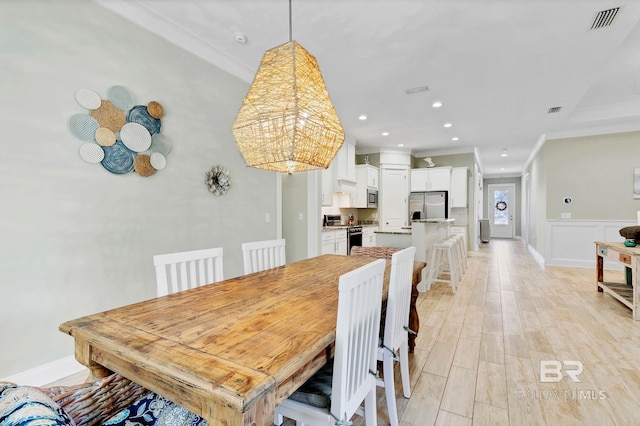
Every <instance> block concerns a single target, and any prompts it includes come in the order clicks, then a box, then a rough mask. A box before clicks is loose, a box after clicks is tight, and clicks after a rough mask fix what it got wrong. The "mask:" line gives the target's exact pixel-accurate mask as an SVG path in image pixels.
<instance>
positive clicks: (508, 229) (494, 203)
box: [487, 183, 516, 239]
mask: <svg viewBox="0 0 640 426" xmlns="http://www.w3.org/2000/svg"><path fill="white" fill-rule="evenodd" d="M488 200H489V203H488V206H487V207H488V209H489V220H490V224H491V225H490V229H491V238H511V239H513V238H515V222H514V220H513V219H514V217H516V184H515V183H504V184H490V185H489V194H488Z"/></svg>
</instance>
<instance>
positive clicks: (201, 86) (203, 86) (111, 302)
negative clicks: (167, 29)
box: [0, 0, 277, 377]
mask: <svg viewBox="0 0 640 426" xmlns="http://www.w3.org/2000/svg"><path fill="white" fill-rule="evenodd" d="M0 44H1V46H2V47H1V48H0V93H2V96H1V97H0V111H1V113H0V128H2V130H3V138H2V141H1V142H0V144H1V146H2V155H1V157H0V181H2V185H0V199H1V200H2V213H1V218H2V220H0V235H2V237H1V240H0V241H1V242H0V280H1V281H0V322H1V323H2V325H3V326H2V327H1V328H0V347H2V348H3V350H2V351H0V377H5V376H8V375H12V374H15V373H18V372H21V371H24V370H27V369H30V368H33V367H36V366H38V365H41V364H44V363H47V362H51V361H53V360H57V359H60V358H63V357H67V356H71V355H73V339H72V338H71V337H69V336H66V335H63V334H62V333H60V332H59V331H58V326H59V324H60V323H62V322H64V321H66V320H69V319H73V318H77V317H79V316H82V315H85V314H90V313H94V312H98V311H101V310H105V309H109V308H113V307H116V306H121V305H124V304H129V303H132V302H136V301H140V300H143V299H148V298H152V297H154V296H155V272H154V269H153V261H152V256H153V255H154V254H159V253H168V252H174V251H183V250H193V249H200V248H206V247H218V246H222V247H223V248H224V275H225V277H227V278H228V277H232V276H236V275H240V274H241V273H242V255H241V250H240V243H241V242H243V241H250V240H260V239H270V238H275V237H276V232H277V231H276V222H277V217H276V213H277V211H276V186H277V185H276V178H275V175H274V174H273V173H269V172H265V171H259V170H254V169H249V168H247V167H246V166H245V163H244V160H243V159H242V157H241V155H240V154H239V152H238V150H237V148H236V146H235V142H234V139H233V136H232V134H231V131H230V128H231V124H232V122H233V119H234V118H235V115H236V113H237V111H238V108H239V106H240V104H241V102H242V99H243V98H244V96H245V94H246V92H247V89H248V84H247V83H245V82H242V81H240V80H238V79H236V78H234V77H232V76H230V75H229V74H227V73H225V72H222V71H221V70H219V69H217V68H215V67H213V66H211V65H209V64H207V63H205V62H203V61H202V60H200V59H199V58H197V57H195V56H193V55H191V54H189V53H186V52H184V51H182V50H180V49H178V48H176V47H174V46H173V45H171V44H169V43H167V42H166V41H164V40H163V39H161V38H159V37H157V36H155V35H153V34H151V33H148V32H146V31H144V30H142V29H140V28H138V27H136V26H135V25H133V24H131V23H129V22H128V21H125V20H124V19H122V18H120V17H118V16H116V15H114V14H112V13H111V12H108V11H106V10H105V9H103V8H101V7H100V6H98V5H96V4H94V3H91V2H89V1H86V0H62V1H55V2H49V1H44V0H43V1H35V0H30V1H22V2H8V1H5V2H0ZM258 59H259V58H258ZM113 85H122V86H125V87H127V88H128V89H129V90H130V91H131V92H132V93H133V94H134V96H135V98H136V101H137V102H138V103H141V104H146V103H147V102H149V101H151V100H156V101H159V102H160V103H161V104H162V105H163V106H164V109H165V113H166V115H165V117H164V118H163V133H164V134H165V135H166V136H167V137H169V138H170V139H171V140H172V141H173V151H172V152H171V153H170V154H169V155H168V157H167V167H166V168H165V169H164V170H161V171H159V172H157V173H156V174H155V175H153V176H151V177H148V178H143V177H141V176H139V175H137V174H129V175H124V176H118V175H113V174H111V173H108V172H107V171H106V170H105V169H103V168H102V166H100V165H99V164H88V163H86V162H84V161H83V160H82V159H80V157H79V154H78V148H79V147H80V145H81V143H82V142H81V141H80V140H78V139H77V138H75V137H74V136H73V135H72V134H71V132H70V130H69V125H68V123H69V119H70V117H71V116H72V115H74V114H77V113H86V110H85V109H84V108H82V107H81V106H80V105H78V104H77V103H76V101H75V98H74V94H75V92H76V91H77V90H78V89H81V88H88V89H92V90H94V91H96V92H97V93H99V94H100V95H101V96H102V97H103V99H104V98H106V93H107V90H108V88H109V87H111V86H113ZM214 165H222V166H224V167H226V168H227V169H229V171H230V174H231V183H232V186H231V190H230V192H229V193H228V194H227V195H225V196H223V197H215V196H213V195H212V194H210V193H209V192H208V191H207V187H206V185H205V184H204V179H205V173H206V171H207V170H209V169H210V168H211V167H212V166H214ZM265 213H270V215H271V218H272V220H271V222H270V223H265V220H264V216H265Z"/></svg>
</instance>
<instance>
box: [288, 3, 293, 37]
mask: <svg viewBox="0 0 640 426" xmlns="http://www.w3.org/2000/svg"><path fill="white" fill-rule="evenodd" d="M291 27H292V20H291V0H289V41H291V40H293V37H292V34H293V32H292V30H291Z"/></svg>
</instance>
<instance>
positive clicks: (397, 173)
mask: <svg viewBox="0 0 640 426" xmlns="http://www.w3.org/2000/svg"><path fill="white" fill-rule="evenodd" d="M378 210H379V211H380V216H379V217H380V219H379V224H380V229H381V230H382V231H399V230H401V229H402V227H403V226H407V222H408V220H409V215H408V214H407V212H408V211H409V168H408V167H407V168H403V167H402V166H398V167H397V168H396V167H383V168H382V169H381V172H380V196H379V197H378Z"/></svg>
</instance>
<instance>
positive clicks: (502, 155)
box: [500, 149, 509, 157]
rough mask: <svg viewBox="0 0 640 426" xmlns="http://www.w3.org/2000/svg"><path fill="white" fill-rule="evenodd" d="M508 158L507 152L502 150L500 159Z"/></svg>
mask: <svg viewBox="0 0 640 426" xmlns="http://www.w3.org/2000/svg"><path fill="white" fill-rule="evenodd" d="M508 156H509V153H508V152H507V150H506V149H503V150H502V154H500V157H508Z"/></svg>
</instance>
